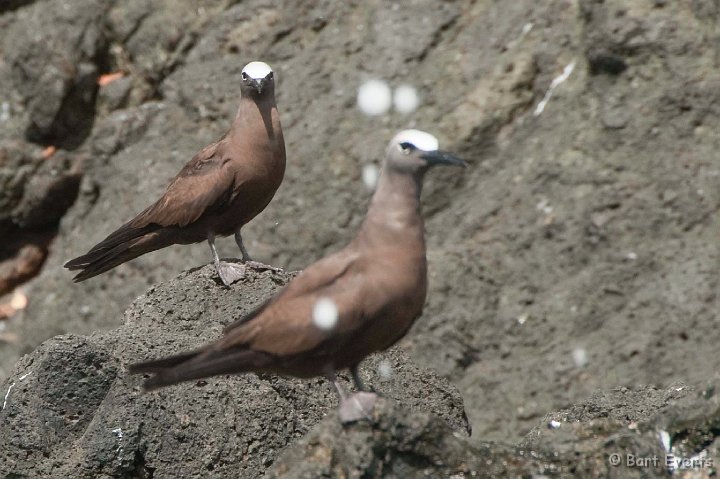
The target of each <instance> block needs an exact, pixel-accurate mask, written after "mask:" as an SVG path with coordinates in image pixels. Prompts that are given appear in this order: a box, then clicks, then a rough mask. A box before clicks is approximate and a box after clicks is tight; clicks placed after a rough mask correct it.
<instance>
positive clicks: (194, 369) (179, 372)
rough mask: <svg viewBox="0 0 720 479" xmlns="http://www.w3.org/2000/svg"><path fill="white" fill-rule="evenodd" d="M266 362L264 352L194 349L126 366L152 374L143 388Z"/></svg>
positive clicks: (256, 367)
mask: <svg viewBox="0 0 720 479" xmlns="http://www.w3.org/2000/svg"><path fill="white" fill-rule="evenodd" d="M269 364H270V355H269V354H268V353H263V352H258V351H253V350H250V349H241V350H237V351H232V352H230V351H196V352H191V353H185V354H180V355H177V356H171V357H168V358H163V359H156V360H152V361H147V362H143V363H139V364H133V365H132V366H130V372H131V373H143V372H145V373H155V375H154V376H152V377H150V378H149V379H147V380H146V381H145V383H144V384H143V387H144V388H145V390H146V391H152V390H154V389H158V388H161V387H163V386H170V385H173V384H177V383H181V382H184V381H191V380H193V379H201V378H206V377H210V376H218V375H222V374H238V373H244V372H249V371H255V370H261V369H262V368H264V367H267V366H268V365H269Z"/></svg>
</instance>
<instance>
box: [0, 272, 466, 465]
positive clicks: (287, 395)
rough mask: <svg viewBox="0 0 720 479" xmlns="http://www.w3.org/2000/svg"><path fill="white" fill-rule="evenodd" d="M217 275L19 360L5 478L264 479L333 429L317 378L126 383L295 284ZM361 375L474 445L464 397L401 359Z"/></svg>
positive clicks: (397, 355)
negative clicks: (287, 454) (146, 363)
mask: <svg viewBox="0 0 720 479" xmlns="http://www.w3.org/2000/svg"><path fill="white" fill-rule="evenodd" d="M215 275H216V273H215V270H214V268H213V267H212V266H205V267H203V268H197V269H195V270H193V271H191V272H188V273H183V274H181V275H180V276H179V277H177V278H175V279H173V280H171V281H168V282H165V283H162V284H159V285H158V286H156V287H154V288H152V289H150V290H149V291H148V292H147V293H146V294H145V295H143V296H141V297H140V298H138V299H137V300H136V301H135V302H134V303H133V304H132V305H131V306H130V308H129V309H128V310H127V311H126V313H125V324H124V325H123V326H122V327H120V328H117V329H115V330H112V331H110V332H104V333H95V334H92V335H90V336H78V335H63V336H58V337H56V338H53V339H51V340H49V341H46V342H45V343H43V345H42V346H40V347H39V348H38V349H37V350H35V351H34V352H33V353H32V354H29V355H27V356H25V357H23V358H22V359H21V360H20V361H19V362H18V363H17V364H16V365H15V369H14V371H13V373H12V375H11V377H10V379H9V380H8V381H6V382H5V384H4V385H3V389H2V391H3V395H4V401H3V403H2V409H1V410H0V430H2V431H3V434H2V435H0V476H2V477H48V478H52V477H98V476H105V477H155V478H161V477H168V478H169V477H208V476H213V477H258V476H260V475H262V472H263V471H264V470H265V469H266V468H267V467H268V466H269V465H270V464H272V463H273V462H274V460H275V458H276V457H277V455H278V454H279V453H280V452H281V451H282V450H284V449H285V448H286V447H287V446H288V445H289V444H291V443H292V442H293V441H295V440H296V439H298V438H300V437H302V436H303V435H304V434H305V433H307V432H308V431H309V430H310V429H311V428H312V427H313V426H314V425H315V424H317V423H318V422H320V421H321V420H322V419H323V417H325V416H326V415H327V416H330V417H332V418H333V419H334V420H335V421H337V418H336V415H335V413H334V408H335V406H336V402H337V401H336V399H335V393H334V390H333V389H332V387H331V386H330V385H329V384H327V383H326V382H325V380H324V379H321V378H318V379H317V380H313V381H299V380H291V379H283V378H278V377H275V376H271V375H262V376H256V375H254V374H247V375H243V376H224V377H217V378H211V379H208V380H203V381H195V382H190V383H186V384H182V385H179V386H174V387H171V388H167V389H163V390H161V391H159V392H154V393H147V394H144V393H143V392H142V390H141V387H140V386H141V383H142V377H138V376H128V374H127V372H126V365H127V364H129V363H132V362H137V361H140V360H143V359H148V358H154V357H159V356H164V355H168V354H173V353H179V352H181V351H183V350H188V349H195V348H197V347H199V346H201V345H202V344H204V343H207V342H208V341H211V340H213V339H215V338H217V337H218V336H219V335H220V334H221V331H222V328H223V327H224V326H226V325H227V324H229V323H230V322H231V321H232V320H233V319H234V318H237V317H238V316H240V315H242V314H245V313H247V312H249V311H250V310H251V309H252V308H253V307H254V306H256V305H257V303H259V302H260V301H262V299H263V298H266V297H267V296H268V295H271V294H273V293H275V292H277V290H278V288H279V287H280V286H282V285H284V284H285V283H286V282H287V281H288V279H289V276H288V275H287V274H276V273H271V272H264V273H253V272H251V274H250V276H248V278H247V279H246V280H245V281H244V282H243V283H239V284H235V285H234V286H233V287H232V288H225V287H223V286H221V285H220V284H219V283H218V282H219V279H217V278H215ZM363 374H364V377H366V378H367V379H368V384H371V385H372V386H373V387H375V388H376V389H377V390H378V391H381V392H382V393H383V394H384V395H385V396H386V397H388V398H392V399H393V400H394V401H397V402H398V403H400V404H402V405H403V407H406V408H408V409H409V410H414V411H432V412H433V414H434V415H437V416H439V417H440V418H442V419H437V421H440V422H441V423H444V424H447V427H448V428H450V430H455V431H456V432H457V433H458V434H460V435H462V436H467V434H468V433H469V424H468V422H467V418H466V416H465V412H464V409H463V404H462V399H461V398H460V395H459V393H458V391H457V389H456V388H455V387H453V386H452V385H450V384H449V383H448V382H447V380H445V379H441V378H439V377H438V376H437V375H436V374H434V373H433V372H430V371H424V370H420V369H418V368H417V367H416V366H414V365H413V364H412V363H411V362H409V360H408V359H407V357H406V356H405V355H404V354H403V353H402V352H400V351H398V350H392V351H390V352H389V353H387V354H384V355H380V356H378V357H374V358H372V359H371V360H369V361H367V362H366V364H364V366H363ZM345 379H347V378H345ZM433 417H435V416H433Z"/></svg>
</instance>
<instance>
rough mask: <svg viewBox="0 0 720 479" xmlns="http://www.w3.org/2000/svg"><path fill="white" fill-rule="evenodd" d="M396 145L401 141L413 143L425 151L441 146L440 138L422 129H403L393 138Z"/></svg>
mask: <svg viewBox="0 0 720 479" xmlns="http://www.w3.org/2000/svg"><path fill="white" fill-rule="evenodd" d="M392 142H393V143H394V144H396V145H399V144H400V143H411V144H412V145H414V146H415V148H417V149H419V150H423V151H435V150H437V149H438V148H439V147H440V142H438V139H437V138H435V137H434V136H432V135H431V134H430V133H426V132H424V131H420V130H403V131H401V132H400V133H398V134H397V135H395V138H393V140H392Z"/></svg>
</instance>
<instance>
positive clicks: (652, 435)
mask: <svg viewBox="0 0 720 479" xmlns="http://www.w3.org/2000/svg"><path fill="white" fill-rule="evenodd" d="M716 387H717V382H713V383H709V384H706V387H705V388H702V389H697V390H695V389H692V388H689V387H687V386H683V385H674V386H672V387H670V388H667V389H657V388H654V387H648V386H638V387H635V388H633V389H628V388H621V389H617V390H612V391H609V392H606V393H598V394H595V395H593V396H592V397H590V398H589V399H587V400H585V401H583V402H581V403H579V404H576V405H573V406H572V407H571V408H569V409H567V410H562V411H557V412H554V413H551V414H548V415H547V416H545V418H543V421H542V422H541V423H540V424H539V425H537V426H536V427H535V428H533V429H532V431H531V432H530V433H529V434H528V435H527V436H526V437H525V438H524V439H523V440H522V441H521V442H520V443H519V444H517V445H514V446H510V445H506V444H502V443H495V442H487V441H484V440H481V441H479V442H475V443H473V442H471V441H469V440H468V438H466V437H463V436H460V435H458V434H456V433H455V432H453V430H452V429H451V428H449V427H448V425H447V424H446V423H445V422H444V421H442V420H440V419H439V418H438V417H436V416H434V415H432V414H431V413H427V412H423V411H414V412H411V411H408V410H407V409H405V408H403V407H402V406H401V405H399V404H396V403H394V402H392V401H383V402H382V403H380V404H378V407H377V408H376V409H375V411H374V413H373V417H372V419H371V420H370V421H365V422H362V423H358V424H355V425H352V426H346V427H343V426H341V425H340V424H339V423H338V421H337V418H336V417H334V416H331V417H328V418H326V419H325V420H323V421H322V422H321V423H320V424H319V425H318V426H316V427H315V428H314V429H313V430H312V431H311V432H310V433H309V434H307V435H306V436H305V437H303V438H302V439H300V440H299V441H297V442H296V443H295V444H294V445H293V446H292V447H290V448H289V449H288V450H287V451H285V452H283V454H282V455H281V456H280V457H279V459H278V460H277V461H276V462H275V463H274V464H273V466H272V467H271V468H270V470H269V471H268V472H267V473H266V474H265V477H266V478H268V479H270V478H274V479H280V478H282V479H311V478H316V477H333V478H336V477H337V478H341V477H342V478H356V477H357V478H359V477H363V478H381V477H382V478H393V479H395V478H398V479H399V478H408V479H410V478H424V477H448V478H449V477H452V478H462V477H477V478H495V477H543V478H545V477H547V478H549V477H581V478H586V477H587V478H596V477H607V478H618V479H620V478H648V477H679V478H686V479H691V478H709V477H714V475H715V474H717V468H718V462H717V461H718V460H719V459H720V441H719V440H718V439H717V433H716V428H717V425H718V421H719V420H720V409H719V406H720V399H719V398H718V396H717V394H716V393H715V388H716ZM663 436H665V437H666V439H665V440H666V441H667V444H664V443H663V440H662V438H663ZM666 445H667V446H668V447H667V449H666ZM616 460H617V461H618V462H617V463H616V462H615V461H616ZM668 463H670V464H672V466H671V467H668V466H667V464H668ZM690 464H692V465H693V466H692V467H688V465H690Z"/></svg>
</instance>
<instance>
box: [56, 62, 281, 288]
mask: <svg viewBox="0 0 720 479" xmlns="http://www.w3.org/2000/svg"><path fill="white" fill-rule="evenodd" d="M241 77H242V78H241V83H240V92H241V95H240V105H239V107H238V111H237V114H236V115H235V119H234V120H233V123H232V126H231V127H230V129H229V130H228V131H227V133H225V135H223V136H222V138H220V139H219V140H218V141H216V142H215V143H212V144H210V145H208V146H206V147H205V148H203V149H202V150H201V151H200V152H198V153H197V154H196V155H195V156H194V157H193V158H192V160H190V161H189V162H188V163H187V164H186V165H185V166H184V167H183V169H182V170H180V173H178V175H177V176H176V177H175V178H174V179H173V180H172V182H171V183H170V185H169V186H168V187H167V189H166V190H165V193H164V194H163V195H162V197H161V198H160V199H159V200H157V201H156V202H155V203H154V204H152V205H151V206H150V207H148V208H146V209H145V211H143V212H142V213H140V214H139V215H137V216H136V217H135V218H133V219H132V220H130V221H128V222H127V223H125V224H124V225H123V226H121V227H120V228H119V229H118V230H117V231H115V232H113V233H112V234H110V235H109V236H108V237H107V238H105V239H104V240H103V241H101V242H100V243H98V244H97V245H95V246H94V247H93V248H92V249H91V250H90V251H89V252H88V253H86V254H84V255H82V256H80V257H78V258H75V259H73V260H71V261H68V262H67V263H65V267H66V268H68V269H70V270H81V271H80V273H78V274H77V275H76V276H75V278H74V281H75V282H79V281H84V280H86V279H88V278H92V277H93V276H96V275H98V274H100V273H104V272H105V271H108V270H109V269H112V268H114V267H115V266H118V265H119V264H122V263H125V262H126V261H130V260H131V259H133V258H137V257H138V256H140V255H143V254H145V253H149V252H151V251H155V250H158V249H160V248H165V247H166V246H170V245H173V244H190V243H198V242H200V241H204V240H207V241H208V243H209V244H210V249H211V251H212V255H213V259H214V262H215V267H216V269H217V271H218V274H219V275H220V278H221V279H222V281H223V283H225V284H226V285H228V284H230V283H232V282H234V281H237V280H238V279H241V278H242V277H243V276H244V275H245V265H247V264H250V265H254V266H264V265H261V264H260V263H255V262H252V261H251V260H250V256H249V255H248V252H247V250H246V249H245V246H244V245H243V241H242V236H241V235H240V229H241V228H242V227H243V225H245V224H246V223H247V222H248V221H250V220H251V219H253V218H254V217H255V216H257V215H258V214H259V213H260V212H261V211H262V210H264V209H265V207H266V206H267V205H268V203H270V200H272V198H273V196H274V195H275V191H277V189H278V187H279V186H280V183H281V182H282V180H283V175H284V174H285V141H284V140H283V133H282V128H281V126H280V115H279V113H278V110H277V105H276V103H275V79H274V76H273V71H272V69H271V68H270V67H269V66H268V65H267V64H266V63H263V62H251V63H248V64H247V65H246V66H245V67H244V68H243V70H242V73H241ZM230 234H234V235H235V241H236V242H237V244H238V246H239V247H240V251H241V253H242V259H243V262H244V263H245V264H233V263H227V262H224V261H220V258H219V257H218V253H217V250H216V249H215V236H228V235H230Z"/></svg>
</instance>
